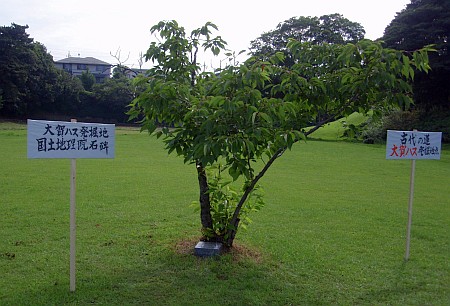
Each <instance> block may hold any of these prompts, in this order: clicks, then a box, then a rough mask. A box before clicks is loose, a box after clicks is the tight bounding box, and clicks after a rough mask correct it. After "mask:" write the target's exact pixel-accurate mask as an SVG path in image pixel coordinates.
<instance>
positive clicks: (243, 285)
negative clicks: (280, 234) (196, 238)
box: [0, 242, 288, 305]
mask: <svg viewBox="0 0 450 306" xmlns="http://www.w3.org/2000/svg"><path fill="white" fill-rule="evenodd" d="M189 245H190V246H191V247H190V248H188V247H187V246H189ZM194 245H195V244H192V243H191V242H188V243H187V244H186V243H184V244H183V243H181V244H180V243H177V244H176V246H171V247H162V248H161V247H159V248H158V247H157V248H154V249H153V250H149V251H148V252H143V253H141V254H140V255H139V256H138V257H133V258H130V262H128V263H127V264H126V266H122V267H121V266H118V265H115V264H114V263H111V265H108V264H105V266H104V267H92V268H93V269H94V270H89V271H88V270H87V269H86V267H84V268H82V270H81V271H78V272H77V290H76V292H69V276H68V275H67V276H66V278H67V279H64V275H61V277H60V278H59V279H60V280H59V281H54V282H53V283H39V284H34V286H33V288H30V289H29V290H27V291H24V292H17V291H16V295H15V296H8V297H2V298H1V299H0V304H4V305H88V304H101V305H155V304H157V305H236V304H244V305H254V304H284V303H286V302H288V301H283V299H284V298H283V294H280V292H282V291H283V288H282V284H281V283H279V282H278V280H277V278H276V277H274V274H273V273H274V271H275V270H276V267H274V266H273V265H271V264H270V263H268V262H264V260H263V259H262V257H261V256H260V255H259V254H258V252H256V251H252V250H249V249H246V248H244V247H239V246H238V247H237V251H236V250H235V251H233V252H230V253H227V254H225V255H222V256H220V257H215V258H197V257H195V256H194V255H193V247H194ZM136 259H137V260H136ZM133 260H134V262H132V261H133ZM79 266H81V265H79ZM274 293H275V294H274ZM280 299H281V300H280Z"/></svg>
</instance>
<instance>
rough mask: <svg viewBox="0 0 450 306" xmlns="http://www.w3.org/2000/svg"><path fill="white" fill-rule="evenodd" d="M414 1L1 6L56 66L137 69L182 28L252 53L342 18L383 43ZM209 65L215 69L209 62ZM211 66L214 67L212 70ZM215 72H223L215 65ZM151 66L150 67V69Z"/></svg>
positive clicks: (50, 0) (2, 2) (168, 0)
mask: <svg viewBox="0 0 450 306" xmlns="http://www.w3.org/2000/svg"><path fill="white" fill-rule="evenodd" d="M408 3H410V1H409V0H376V1H374V0H284V1H283V0H281V1H280V0H278V1H267V0H247V1H245V0H241V1H237V0H227V1H222V2H219V1H213V0H165V1H164V0H162V1H161V0H159V1H150V0H147V1H145V0H128V1H116V0H109V1H108V0H90V1H87V0H36V1H34V0H0V25H2V26H10V25H11V23H13V22H14V23H16V24H20V25H28V26H29V29H28V30H27V33H28V34H30V37H32V38H34V40H35V41H39V42H41V43H42V44H44V45H45V46H46V47H47V50H48V51H49V52H50V53H51V54H52V55H53V57H54V59H55V60H59V59H62V58H65V57H67V55H68V53H69V52H70V54H71V55H72V56H78V55H80V56H81V57H88V56H92V57H95V58H98V59H101V60H103V61H106V62H109V63H111V64H117V61H116V60H115V59H114V58H113V57H112V56H111V55H110V53H113V54H115V53H116V51H117V50H119V49H120V55H121V60H122V61H124V60H125V59H126V58H127V57H128V55H129V60H128V61H127V62H125V64H126V65H128V66H131V67H134V68H138V67H139V65H138V58H139V53H140V52H143V53H145V51H146V50H147V48H148V46H149V44H150V42H151V41H154V40H155V39H154V37H152V36H151V35H150V31H149V30H150V28H151V27H152V26H153V25H155V24H156V23H158V22H159V21H161V20H172V19H174V20H176V21H177V22H178V23H179V24H180V25H181V26H183V27H185V29H186V32H187V33H190V31H191V30H193V29H195V28H198V27H200V26H202V25H204V24H205V23H206V22H208V21H211V22H212V23H214V24H216V25H217V26H218V27H219V32H217V33H216V34H217V35H221V36H222V38H223V39H224V40H225V41H227V42H228V48H229V49H230V50H232V51H236V52H239V51H240V50H244V49H245V50H247V49H248V47H249V46H250V41H251V40H254V39H255V38H257V37H259V36H260V35H261V34H262V33H264V32H267V31H270V30H273V29H275V27H276V26H277V25H278V23H280V22H283V21H285V20H287V19H289V18H291V17H298V16H322V15H327V14H333V13H339V14H342V15H343V16H344V17H345V18H347V19H349V20H351V21H354V22H359V23H360V24H361V25H362V26H363V27H364V29H365V30H366V38H369V39H377V38H379V37H381V36H382V35H383V31H384V29H385V28H386V26H387V25H388V24H389V23H390V22H391V20H392V19H394V17H395V16H396V13H397V12H400V11H401V10H402V9H404V8H405V7H406V5H407V4H408ZM209 61H211V60H210V59H209ZM206 64H207V65H208V64H209V63H206ZM214 65H215V66H216V64H214ZM148 66H149V64H146V65H144V67H148Z"/></svg>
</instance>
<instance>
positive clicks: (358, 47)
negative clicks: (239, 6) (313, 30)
mask: <svg viewBox="0 0 450 306" xmlns="http://www.w3.org/2000/svg"><path fill="white" fill-rule="evenodd" d="M211 28H213V29H216V27H215V25H214V24H212V23H207V24H206V25H205V26H203V27H202V28H199V29H197V30H194V31H192V33H191V35H190V36H187V35H186V33H185V31H184V28H182V27H180V26H179V25H178V24H177V23H176V22H175V21H170V22H160V23H159V24H157V25H156V26H154V27H152V29H151V31H152V33H155V32H158V33H159V35H160V40H159V41H160V43H152V44H151V46H150V48H149V50H148V51H147V54H146V59H147V60H152V61H153V62H154V68H152V69H150V70H149V72H148V76H147V77H141V78H139V79H138V81H137V82H139V83H140V84H143V83H144V84H147V89H146V90H145V91H144V92H143V93H142V94H141V95H140V96H139V97H138V98H136V99H135V100H134V101H133V103H132V104H131V108H130V112H129V114H130V116H131V118H137V117H140V116H142V117H143V119H142V121H141V122H142V125H143V129H146V130H148V131H149V132H150V133H154V132H155V134H156V135H157V136H158V137H160V136H164V141H165V143H166V149H167V150H168V152H169V153H171V152H176V153H177V154H178V155H181V156H183V157H184V161H185V162H186V163H191V164H193V165H195V168H196V170H197V178H198V182H199V191H200V197H199V198H200V200H199V204H200V205H199V206H200V218H201V224H202V232H203V234H204V236H205V239H207V240H211V241H221V242H224V243H225V245H226V246H229V247H231V246H232V244H233V241H234V238H235V235H236V231H237V229H238V227H239V225H242V224H244V225H245V221H246V220H247V219H246V218H247V217H246V214H247V213H248V212H249V211H251V210H255V209H258V208H260V206H261V204H262V201H261V196H260V195H259V194H258V183H259V181H260V180H261V178H262V177H263V176H264V175H265V173H266V172H267V171H268V169H269V168H270V167H271V166H272V165H273V164H274V162H275V161H276V159H278V158H280V157H281V156H282V155H283V154H284V153H285V151H286V150H288V149H290V148H291V147H292V145H293V144H294V143H296V142H298V141H299V140H301V139H305V137H306V136H307V135H309V134H311V133H313V132H314V131H316V130H317V129H318V128H320V127H321V126H322V125H324V124H326V123H328V122H331V121H333V120H335V119H337V118H340V117H341V116H345V115H349V114H351V113H352V112H354V111H359V112H367V111H369V110H374V111H375V112H376V111H377V109H380V108H386V107H392V106H395V105H399V104H409V103H410V97H409V93H410V91H411V87H410V85H409V84H408V80H410V79H411V78H412V77H413V75H414V72H413V69H414V68H416V69H419V70H425V71H426V70H427V69H428V64H427V52H426V50H419V51H416V52H415V53H412V57H408V55H407V54H403V53H401V52H399V51H395V50H391V49H384V48H382V46H381V45H380V44H379V43H375V42H372V41H369V40H363V41H360V42H358V43H356V44H347V45H345V46H343V45H338V44H321V45H317V44H311V43H309V42H306V43H302V42H299V41H295V40H291V41H290V42H289V43H288V45H287V49H288V50H289V52H290V53H291V54H292V57H293V59H294V63H293V65H292V66H290V67H285V66H283V65H280V63H281V62H282V61H283V60H284V55H283V54H282V53H280V52H279V53H276V54H275V55H274V56H273V57H271V58H270V60H269V61H264V62H261V61H259V60H257V59H255V58H251V59H249V60H248V61H247V62H245V63H244V64H241V65H239V66H237V67H234V66H228V67H226V68H224V69H223V70H220V71H215V72H209V73H208V72H203V73H200V71H201V70H200V67H199V65H198V63H197V58H196V56H197V52H198V49H199V48H201V47H202V48H204V49H206V50H211V51H212V52H213V53H214V54H218V53H219V51H220V50H222V49H224V47H225V42H224V41H223V40H222V39H221V38H220V37H215V38H213V37H211V32H210V29H211ZM273 78H277V79H280V80H281V82H278V83H276V84H271V82H270V81H271V80H272V79H273ZM324 112H326V113H327V114H328V115H327V117H326V118H325V119H323V120H321V121H320V122H317V120H316V119H317V118H316V117H317V116H318V114H320V113H324ZM158 122H165V123H168V124H171V125H173V128H167V127H163V128H162V129H157V123H158ZM311 122H317V124H316V125H315V126H314V127H312V128H310V129H308V130H306V129H305V128H306V127H308V126H309V125H310V123H311ZM212 170H215V171H212ZM227 174H229V176H230V177H231V178H232V180H233V181H235V182H242V188H241V190H240V191H239V192H235V191H233V190H232V189H230V188H229V185H228V183H229V182H227V181H226V176H227ZM252 198H253V202H252V201H251V200H252Z"/></svg>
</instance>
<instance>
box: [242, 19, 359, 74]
mask: <svg viewBox="0 0 450 306" xmlns="http://www.w3.org/2000/svg"><path fill="white" fill-rule="evenodd" d="M364 34H365V31H364V28H363V27H362V26H361V24H359V23H357V22H352V21H350V20H348V19H347V18H344V16H342V15H340V14H331V15H323V16H321V17H292V18H290V19H288V20H285V21H284V22H281V23H279V24H278V26H277V27H276V29H275V30H272V31H269V32H267V33H264V34H262V35H261V36H260V37H258V38H257V39H255V40H253V41H252V42H251V46H250V50H251V53H252V55H253V56H256V57H259V58H261V59H268V58H270V57H271V56H273V55H274V54H275V53H276V52H283V53H285V56H286V60H285V62H284V64H285V65H287V66H289V65H292V60H290V56H289V52H288V50H287V47H286V46H287V43H288V42H289V39H295V40H297V41H300V42H308V43H311V44H313V45H317V44H323V43H328V44H345V43H355V42H357V41H359V40H361V39H363V38H364Z"/></svg>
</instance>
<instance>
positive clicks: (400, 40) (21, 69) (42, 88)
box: [0, 0, 450, 142]
mask: <svg viewBox="0 0 450 306" xmlns="http://www.w3.org/2000/svg"><path fill="white" fill-rule="evenodd" d="M27 28H28V27H27V26H21V25H17V24H12V25H11V26H3V27H0V34H1V35H0V72H1V73H0V117H5V118H27V117H30V116H43V117H50V118H52V117H58V116H60V117H61V116H75V117H77V118H87V119H88V118H95V119H97V120H98V119H104V120H109V121H115V122H126V120H127V116H126V115H125V112H126V109H127V105H129V103H130V102H131V101H132V100H133V98H134V97H136V96H137V94H138V93H139V92H140V91H139V89H138V88H136V87H135V86H134V85H133V84H132V82H131V81H130V80H128V79H127V78H126V77H125V74H124V68H125V69H126V67H124V66H123V65H122V63H119V65H117V67H116V69H115V72H114V73H113V77H112V78H111V79H109V80H107V81H106V82H105V83H101V84H95V80H94V79H93V76H92V75H91V74H90V73H89V72H86V73H85V74H84V75H83V76H82V77H81V78H73V77H72V76H71V75H69V74H68V73H66V72H65V71H62V70H59V69H56V68H55V67H54V64H53V58H52V56H51V55H50V54H49V53H48V52H47V50H46V48H45V46H44V45H42V44H40V43H39V42H34V41H33V39H32V38H30V37H29V35H28V34H27V33H26V29H27ZM448 33H450V2H449V1H444V0H412V1H411V3H410V4H408V5H407V7H406V8H405V9H404V10H403V11H401V12H400V13H398V14H397V16H396V17H395V18H394V20H392V22H391V23H390V24H389V25H388V26H387V27H386V29H385V33H384V36H383V37H382V38H381V40H382V41H384V45H383V46H384V47H387V48H393V49H398V50H406V51H411V52H412V51H414V50H418V49H420V48H422V47H424V46H426V45H429V44H433V45H434V48H435V49H436V52H434V53H432V54H430V66H431V69H432V70H431V71H430V72H429V73H428V74H425V73H421V72H417V74H416V75H415V78H414V83H413V90H414V97H413V98H414V105H413V106H412V107H411V108H409V109H407V108H406V107H405V108H404V109H402V110H397V111H395V112H392V111H389V112H386V113H384V114H383V115H384V116H383V117H382V118H381V119H380V118H373V119H369V121H368V123H367V124H366V125H365V126H363V127H362V128H358V127H351V128H352V129H353V130H351V131H350V132H352V133H350V134H356V135H359V136H360V137H364V138H365V139H366V140H367V141H369V142H374V141H379V140H382V138H383V137H384V135H385V130H386V129H412V128H417V129H422V130H439V131H443V132H444V140H446V141H448V140H449V138H450V136H449V133H450V115H449V113H450V89H449V86H448V80H450V56H449V53H448V45H449V42H448ZM364 34H365V31H364V28H363V27H362V26H361V25H360V24H359V23H356V22H352V21H350V20H348V19H346V18H344V17H343V16H342V15H339V14H331V15H324V16H320V17H293V18H290V19H288V20H285V21H284V22H281V23H280V24H279V25H278V26H277V27H276V28H275V29H274V30H272V31H269V32H267V33H263V34H262V35H261V36H260V37H258V38H256V39H255V40H253V41H251V42H250V48H249V50H250V55H251V56H254V57H256V58H259V59H261V60H267V59H269V58H270V57H272V56H274V55H275V54H277V52H281V53H283V55H284V57H285V60H284V61H283V65H284V66H286V67H291V66H292V65H294V64H295V63H294V62H293V58H292V54H290V53H289V50H288V48H287V43H288V42H289V39H295V40H297V41H300V42H307V43H309V44H311V45H324V44H340V45H345V44H347V43H356V42H358V41H360V40H362V39H363V38H364ZM317 59H318V60H326V59H324V58H321V57H320V55H318V57H317ZM119 62H120V61H119ZM141 91H142V89H141ZM322 116H326V113H324V114H322ZM322 119H323V118H322Z"/></svg>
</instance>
